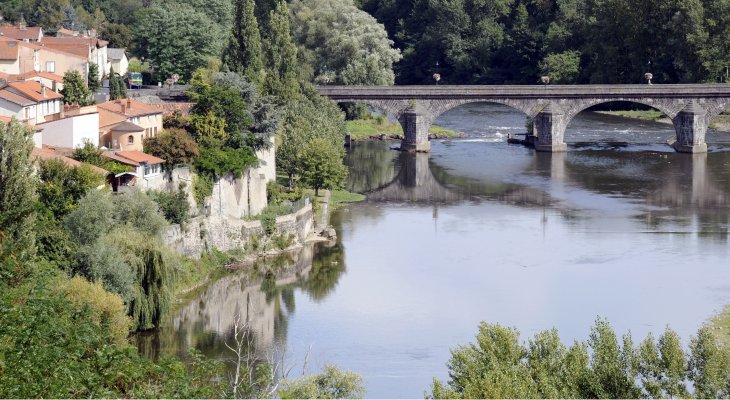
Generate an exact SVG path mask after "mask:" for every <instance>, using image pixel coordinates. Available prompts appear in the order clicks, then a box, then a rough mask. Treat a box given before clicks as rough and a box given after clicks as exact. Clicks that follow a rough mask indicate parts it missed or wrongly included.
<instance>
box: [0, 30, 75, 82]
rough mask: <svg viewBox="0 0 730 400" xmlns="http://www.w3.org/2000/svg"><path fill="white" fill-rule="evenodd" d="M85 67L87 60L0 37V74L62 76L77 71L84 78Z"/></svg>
mask: <svg viewBox="0 0 730 400" xmlns="http://www.w3.org/2000/svg"><path fill="white" fill-rule="evenodd" d="M87 65H88V60H86V59H85V58H84V57H82V56H78V55H75V54H72V53H67V52H64V51H62V50H58V49H52V48H48V47H45V46H43V45H41V44H35V43H26V42H22V41H18V40H14V39H8V38H3V37H0V73H5V74H10V75H20V74H25V73H30V72H49V73H54V74H58V75H63V74H65V73H66V72H68V71H77V72H79V73H80V74H81V76H84V77H85V76H86V74H87Z"/></svg>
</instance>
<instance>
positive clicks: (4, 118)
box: [0, 115, 12, 124]
mask: <svg viewBox="0 0 730 400" xmlns="http://www.w3.org/2000/svg"><path fill="white" fill-rule="evenodd" d="M10 120H12V118H11V117H3V116H2V115H0V122H4V123H6V124H7V123H8V122H10Z"/></svg>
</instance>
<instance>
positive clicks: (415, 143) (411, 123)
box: [398, 103, 433, 153]
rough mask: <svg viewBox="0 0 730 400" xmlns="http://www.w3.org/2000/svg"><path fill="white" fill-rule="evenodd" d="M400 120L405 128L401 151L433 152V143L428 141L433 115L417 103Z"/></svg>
mask: <svg viewBox="0 0 730 400" xmlns="http://www.w3.org/2000/svg"><path fill="white" fill-rule="evenodd" d="M398 120H399V122H400V125H401V127H402V128H403V140H402V141H401V144H400V148H401V150H403V151H408V152H424V153H426V152H429V151H431V143H430V142H429V141H428V131H430V130H431V122H432V120H433V117H432V116H431V113H429V112H428V111H427V110H425V109H424V108H423V107H421V106H420V104H418V103H415V104H413V105H411V106H410V107H408V108H407V109H406V110H405V111H404V112H403V114H401V116H400V118H398Z"/></svg>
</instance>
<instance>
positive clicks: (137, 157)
mask: <svg viewBox="0 0 730 400" xmlns="http://www.w3.org/2000/svg"><path fill="white" fill-rule="evenodd" d="M117 155H118V156H121V157H124V158H126V159H128V160H132V161H134V162H137V163H140V164H142V163H146V164H162V163H163V162H165V160H163V159H161V158H159V157H155V156H152V155H149V154H147V153H143V152H141V151H138V150H130V151H117Z"/></svg>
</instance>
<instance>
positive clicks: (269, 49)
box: [264, 0, 299, 104]
mask: <svg viewBox="0 0 730 400" xmlns="http://www.w3.org/2000/svg"><path fill="white" fill-rule="evenodd" d="M265 47H266V65H267V66H268V71H269V73H268V74H267V79H266V82H265V83H264V87H265V92H266V93H268V94H270V95H273V96H276V97H277V98H278V99H279V101H280V102H281V103H284V104H287V103H290V102H291V101H293V100H294V99H295V98H296V97H297V96H298V95H299V81H298V80H297V47H296V45H295V44H294V41H293V40H292V37H291V28H290V25H289V9H288V8H287V6H286V2H285V1H283V0H280V1H279V2H278V4H277V5H276V9H275V10H273V11H271V17H270V19H269V35H268V37H267V39H266V46H265Z"/></svg>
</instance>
